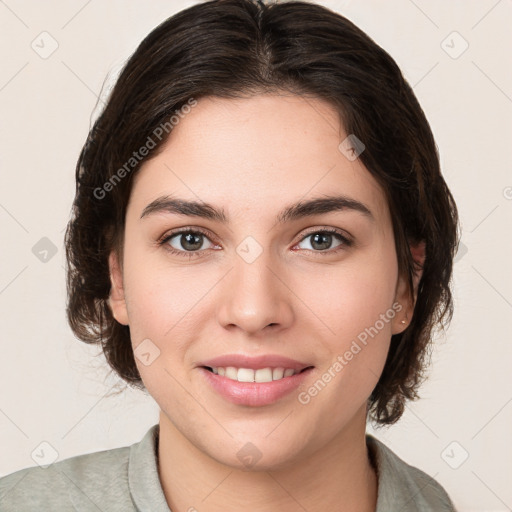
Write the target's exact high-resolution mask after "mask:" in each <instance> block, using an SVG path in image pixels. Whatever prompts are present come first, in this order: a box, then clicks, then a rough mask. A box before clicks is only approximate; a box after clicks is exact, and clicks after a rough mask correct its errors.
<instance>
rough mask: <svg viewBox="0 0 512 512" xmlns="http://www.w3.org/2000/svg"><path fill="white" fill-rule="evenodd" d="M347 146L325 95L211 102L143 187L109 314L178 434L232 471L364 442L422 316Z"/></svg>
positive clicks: (144, 175)
mask: <svg viewBox="0 0 512 512" xmlns="http://www.w3.org/2000/svg"><path fill="white" fill-rule="evenodd" d="M347 135H348V134H346V133H344V132H343V128H342V127H341V126H340V123H339V119H338V116H337V113H336V111H335V110H334V109H333V108H332V107H331V106H330V105H329V104H327V103H325V102H324V101H322V100H316V99H315V100H313V99H304V98H301V97H298V96H280V95H259V96H254V97H252V98H250V99H237V100H233V99H220V98H202V99H201V100H200V101H199V102H198V103H197V106H195V107H194V108H192V109H191V111H190V113H188V114H187V115H185V116H184V117H183V119H181V121H180V122H179V124H178V125H177V126H175V127H174V129H173V133H172V135H171V137H170V138H169V140H168V141H167V143H166V144H165V146H164V147H163V150H162V151H161V152H160V153H159V154H158V156H156V157H155V158H153V159H152V160H150V161H147V162H146V163H145V164H144V165H143V167H142V168H141V170H140V171H139V173H138V174H137V176H136V179H135V181H134V184H133V189H132V193H131V197H130V201H129V204H128V208H127V215H126V228H125V239H124V249H123V259H122V262H121V263H122V272H121V271H119V270H118V268H117V264H116V259H115V257H114V256H113V254H112V255H111V259H110V263H111V275H112V280H113V289H112V294H111V306H112V309H113V312H114V315H115V317H116V319H117V320H118V321H119V322H121V323H124V324H128V325H129V327H130V333H131V339H132V344H133V348H134V351H135V355H136V358H135V359H136V362H137V366H138V369H139V372H140V374H141V377H142V379H143V382H144V384H145V386H146V388H147V390H148V391H149V393H150V394H151V395H152V396H153V397H154V399H155V400H156V402H157V403H158V405H159V406H160V408H161V411H162V416H161V417H162V419H163V421H168V422H169V425H171V424H172V425H173V428H175V429H177V431H179V432H180V433H181V435H182V436H184V439H186V440H188V441H189V442H191V443H192V444H193V445H194V446H195V447H197V448H199V449H200V450H201V451H202V452H203V453H205V454H207V455H208V456H210V457H212V458H213V459H215V460H217V461H219V462H221V463H224V464H227V465H230V466H233V467H243V466H244V465H245V466H246V467H247V468H249V467H254V468H255V469H261V468H278V467H286V465H288V464H290V463H292V462H298V461H300V459H303V458H305V457H307V456H308V455H311V454H313V453H315V452H317V451H318V450H320V449H322V448H325V447H328V446H329V444H331V443H334V442H336V440H337V439H338V440H339V439H342V436H343V435H347V434H348V432H350V429H352V430H354V428H355V427H354V426H355V425H357V429H358V431H360V432H363V431H364V423H365V418H366V401H367V399H368V397H369V395H370V393H371V392H372V390H373V388H374V386H375V385H376V383H377V381H378V379H379V376H380V374H381V372H382V369H383V367H384V363H385V360H386V355H387V352H388V349H389V344H390V338H391V335H392V334H395V333H398V332H400V331H401V330H403V329H404V328H405V325H403V324H401V323H400V320H402V319H404V318H405V317H406V315H407V316H409V317H410V316H411V311H410V309H409V306H410V305H409V304H408V302H407V299H406V293H405V292H406V288H405V286H404V282H403V281H402V280H401V279H399V276H398V267H397V257H396V252H395V243H394V237H393V231H392V224H391V218H390V213H389V211H388V206H387V202H386V199H385V196H384V193H383V191H382V190H381V188H380V187H379V186H378V185H377V182H376V181H375V179H374V178H373V177H372V176H371V174H370V173H369V172H368V171H367V170H366V169H365V167H364V166H363V164H362V163H361V161H360V159H359V158H356V154H353V153H350V152H347V151H346V142H345V144H344V145H342V147H341V149H340V147H339V146H340V143H341V142H342V141H344V139H345V138H346V137H347ZM356 135H357V134H356ZM362 142H363V143H364V141H362ZM344 148H345V149H344ZM359 149H361V148H360V147H359ZM341 196H343V198H345V199H346V200H347V201H348V202H347V203H345V206H343V203H342V202H341V201H340V197H341ZM327 197H331V198H334V197H337V198H338V199H332V201H330V202H329V203H325V202H324V203H323V204H320V205H319V206H318V208H316V209H315V208H308V207H306V206H305V205H306V204H307V203H309V202H310V201H313V200H325V199H326V198H327ZM171 200H172V201H178V203H171ZM180 202H182V203H180ZM185 202H193V203H194V204H196V203H198V204H199V205H202V206H201V208H199V207H198V206H187V205H185ZM299 202H300V203H301V204H302V205H303V207H302V208H301V207H297V206H294V205H296V204H297V203H299ZM206 203H208V205H210V206H211V207H206ZM180 204H181V206H180ZM180 210H181V213H178V212H179V211H180ZM325 230H328V232H327V233H326V232H325ZM178 231H180V232H181V234H178V233H177V232H178ZM198 232H199V233H198ZM219 358H220V359H219ZM284 358H287V360H284ZM206 367H209V368H212V369H214V371H215V372H217V373H213V372H212V371H210V370H209V369H207V368H206ZM226 367H230V369H229V370H223V368H226ZM219 368H220V369H219ZM239 368H243V369H245V370H241V371H239V370H238V369H239ZM278 368H284V370H286V369H288V370H289V371H288V372H286V373H283V370H279V369H278ZM306 368H308V369H307V370H305V371H303V372H302V373H298V372H300V371H301V370H302V369H306ZM255 370H260V371H255ZM290 370H294V372H295V373H294V375H292V376H288V375H289V374H290V373H291V371H290ZM223 372H224V376H222V373H223ZM226 372H227V375H226ZM281 376H282V378H280V377H281ZM273 378H275V379H276V380H272V381H270V382H269V379H273ZM237 379H241V380H246V381H252V380H253V379H256V380H257V381H267V382H238V380H237ZM361 429H362V430H361ZM248 461H250V462H248Z"/></svg>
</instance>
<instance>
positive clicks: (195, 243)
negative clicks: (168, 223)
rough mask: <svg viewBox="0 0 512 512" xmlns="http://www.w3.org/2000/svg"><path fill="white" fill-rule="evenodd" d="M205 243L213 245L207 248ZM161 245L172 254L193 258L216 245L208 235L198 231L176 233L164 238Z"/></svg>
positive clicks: (186, 230) (189, 230) (187, 230)
mask: <svg viewBox="0 0 512 512" xmlns="http://www.w3.org/2000/svg"><path fill="white" fill-rule="evenodd" d="M205 241H208V242H209V243H210V244H211V245H210V246H208V247H205V246H204V243H205ZM159 244H160V245H163V246H165V248H166V249H167V250H168V251H170V252H171V253H173V254H177V255H179V256H185V257H193V256H195V253H198V252H199V251H203V250H206V249H211V248H212V247H214V244H213V243H212V242H211V241H210V240H209V238H208V237H207V234H206V233H205V232H203V231H200V230H198V229H194V230H193V229H184V230H181V231H174V232H172V233H169V234H167V235H166V236H164V238H163V239H161V240H160V241H159Z"/></svg>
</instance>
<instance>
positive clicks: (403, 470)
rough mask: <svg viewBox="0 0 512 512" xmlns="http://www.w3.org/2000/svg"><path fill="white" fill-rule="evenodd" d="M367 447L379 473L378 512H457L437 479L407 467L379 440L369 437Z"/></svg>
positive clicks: (414, 468)
mask: <svg viewBox="0 0 512 512" xmlns="http://www.w3.org/2000/svg"><path fill="white" fill-rule="evenodd" d="M366 441H367V446H368V448H369V450H370V453H371V455H372V457H373V459H374V462H375V465H376V467H377V473H378V479H379V483H378V497H377V511H376V512H384V511H387V510H395V509H397V510H398V509H401V508H403V510H408V511H411V512H412V511H414V512H456V510H455V507H454V505H453V503H452V501H451V499H450V497H449V496H448V493H447V492H446V491H445V490H444V488H443V487H442V486H441V484H439V482H437V481H436V480H435V479H434V478H432V477H431V476H429V475H427V473H425V472H424V471H421V470H420V469H418V468H416V467H414V466H411V465H409V464H407V463H406V462H405V461H404V460H402V459H401V458H400V457H398V455H396V454H395V453H394V452H393V451H392V450H391V449H390V448H388V447H387V446H386V445H385V444H384V443H382V442H381V441H380V440H378V439H377V438H375V437H373V436H371V435H369V434H367V435H366Z"/></svg>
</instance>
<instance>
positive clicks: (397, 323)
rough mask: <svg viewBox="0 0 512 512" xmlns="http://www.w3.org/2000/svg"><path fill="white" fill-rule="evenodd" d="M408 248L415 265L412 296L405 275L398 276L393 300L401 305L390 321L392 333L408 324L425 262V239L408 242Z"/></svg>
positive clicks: (399, 331) (401, 329)
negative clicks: (417, 241) (413, 242)
mask: <svg viewBox="0 0 512 512" xmlns="http://www.w3.org/2000/svg"><path fill="white" fill-rule="evenodd" d="M409 248H410V250H411V255H412V257H413V260H414V266H415V271H414V273H413V286H414V290H413V293H412V295H413V298H411V293H410V291H409V284H408V282H407V279H406V276H403V275H401V276H399V278H398V283H397V286H396V292H395V302H396V303H398V304H400V305H401V306H402V307H401V308H400V309H398V308H397V309H396V311H397V312H398V313H397V314H396V315H395V317H394V318H393V320H392V322H391V324H392V333H393V334H399V333H401V332H403V331H405V329H407V327H408V326H409V324H410V321H411V318H412V315H413V313H414V306H415V304H416V298H417V297H418V285H419V282H420V279H421V276H422V274H423V264H424V263H425V241H423V240H422V241H421V242H419V243H416V244H414V245H412V244H410V245H409ZM404 321H405V322H404Z"/></svg>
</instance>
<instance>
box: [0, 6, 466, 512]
mask: <svg viewBox="0 0 512 512" xmlns="http://www.w3.org/2000/svg"><path fill="white" fill-rule="evenodd" d="M76 179H77V191H76V198H75V202H74V206H73V216H72V219H71V221H70V222H69V225H68V230H67V232H66V247H67V259H68V298H69V300H68V318H69V322H70V325H71V327H72V329H73V331H74V332H75V334H76V335H77V336H78V337H79V338H80V339H82V340H83V341H85V342H88V343H100V344H101V345H102V347H103V350H104V353H105V356H106V358H107V361H108V362H109V364H110V365H111V367H112V368H113V369H114V370H115V371H116V372H117V373H118V374H119V375H120V376H121V377H122V378H123V379H124V380H125V381H126V382H128V383H130V384H131V385H133V386H135V387H138V388H140V389H144V390H147V391H148V392H149V394H150V395H151V396H152V397H153V398H154V399H155V400H156V402H157V403H158V405H159V407H160V421H159V423H158V424H157V425H154V426H153V427H152V428H151V429H150V430H149V431H148V432H147V434H146V435H145V437H144V438H143V439H142V441H141V442H139V443H136V444H134V445H132V446H131V447H124V448H117V449H113V450H107V451H104V452H97V453H93V454H86V455H80V456H77V457H73V458H70V459H67V460H64V461H60V462H56V463H54V464H53V465H51V466H50V467H48V468H47V469H46V470H45V471H41V470H40V469H39V468H28V469H24V470H21V471H18V472H16V473H13V474H11V475H9V476H7V477H4V478H3V479H1V480H0V491H1V493H0V495H1V496H3V502H4V504H3V508H4V509H6V510H11V509H12V510H33V509H34V508H37V509H41V508H42V509H44V510H46V509H48V510H71V509H73V507H75V509H78V510H123V511H128V510H151V511H167V512H168V511H169V510H172V511H173V512H178V511H194V510H197V511H217V510H223V511H231V510H240V509H242V508H243V509H246V510H250V511H251V512H256V511H260V510H261V511H263V510H264V511H273V510H275V511H296V510H307V511H310V512H313V511H317V510H326V509H327V510H346V511H356V510H357V511H361V512H370V511H371V512H374V511H377V512H384V511H398V510H420V511H441V510H443V511H444V510H446V511H449V510H454V508H453V504H452V502H451V500H450V498H449V497H448V495H447V494H446V492H445V490H444V489H443V488H442V487H441V485H440V484H439V483H438V482H436V481H435V480H433V479H432V478H430V477H429V476H428V475H426V474H425V473H423V472H422V471H421V470H419V469H417V468H414V467H411V466H409V465H407V464H406V463H405V462H404V461H402V460H401V459H399V458H398V457H397V456H396V455H395V454H394V453H393V452H392V451H391V450H390V449H389V448H387V447H386V446H385V445H384V444H382V442H380V441H378V440H377V439H376V438H374V437H373V436H371V435H367V434H366V433H365V429H366V422H367V420H368V419H370V420H372V421H374V423H375V424H377V425H379V424H380V425H386V424H387V425H389V424H392V423H395V422H396V421H397V420H398V419H399V418H400V417H401V415H402V413H403V410H404V404H405V403H406V401H407V400H409V399H414V398H416V397H417V389H418V387H419V385H420V383H421V381H422V375H423V371H424V369H425V365H426V355H427V352H428V349H429V345H430V343H431V340H432V335H433V332H434V329H435V328H436V327H437V326H438V325H440V324H441V323H443V322H446V321H447V320H449V319H450V318H451V314H452V297H451V293H450V288H449V284H450V279H451V274H452V261H453V257H454V253H455V251H456V248H457V243H458V233H457V229H458V217H457V209H456V206H455V203H454V200H453V197H452V195H451V193H450V191H449V190H448V187H447V186H446V183H445V181H444V179H443V178H442V176H441V174H440V168H439V159H438V154H437V150H436V146H435V142H434V139H433V136H432V133H431V130H430V127H429V125H428V122H427V120H426V119H425V116H424V114H423V111H422V110H421V107H420V106H419V104H418V102H417V100H416V98H415V96H414V94H413V92H412V90H411V88H410V86H409V85H408V84H407V83H406V82H405V80H404V78H403V76H402V74H401V72H400V70H399V69H398V67H397V65H396V63H395V62H394V61H393V60H392V58H391V57H390V56H389V55H388V54H387V53H386V52H385V51H384V50H382V49H381V48H380V47H379V46H377V45H376V44H375V43H374V42H373V41H372V40H371V39H370V38H369V37H368V36H366V35H365V34H364V33H363V32H362V31H361V30H359V29H358V28H357V27H355V26H354V25H353V24H352V23H351V22H349V21H348V20H347V19H345V18H343V17H342V16H340V15H338V14H336V13H334V12H332V11H330V10H328V9H326V8H324V7H321V6H318V5H314V4H310V3H306V2H287V3H282V4H272V5H270V4H269V5H265V4H263V3H261V2H256V1H252V0H213V1H210V2H206V3H202V4H200V5H195V6H193V7H191V8H189V9H186V10H184V11H182V12H180V13H178V14H176V15H175V16H173V17H171V18H169V19H168V20H166V21H165V22H164V23H162V24H161V25H160V26H159V27H157V28H156V29H155V30H154V31H153V32H152V33H151V34H149V35H148V36H147V37H146V39H145V40H144V41H143V42H142V43H141V44H140V46H139V47H138V49H137V50H136V52H135V53H134V54H133V55H132V57H131V58H130V59H129V61H128V63H127V64H126V66H125V67H124V69H123V71H122V73H121V75H120V77H119V79H118V81H117V84H116V86H115V88H114V89H113V91H112V93H111V96H110V98H109V100H108V103H107V105H106V107H105V109H104V111H103V113H102V115H101V116H100V118H99V119H98V120H97V122H96V123H95V125H94V127H93V129H92V130H91V133H90V134H89V138H88V140H87V142H86V144H85V146H84V148H83V150H82V152H81V154H80V157H79V161H78V164H77V171H76Z"/></svg>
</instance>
